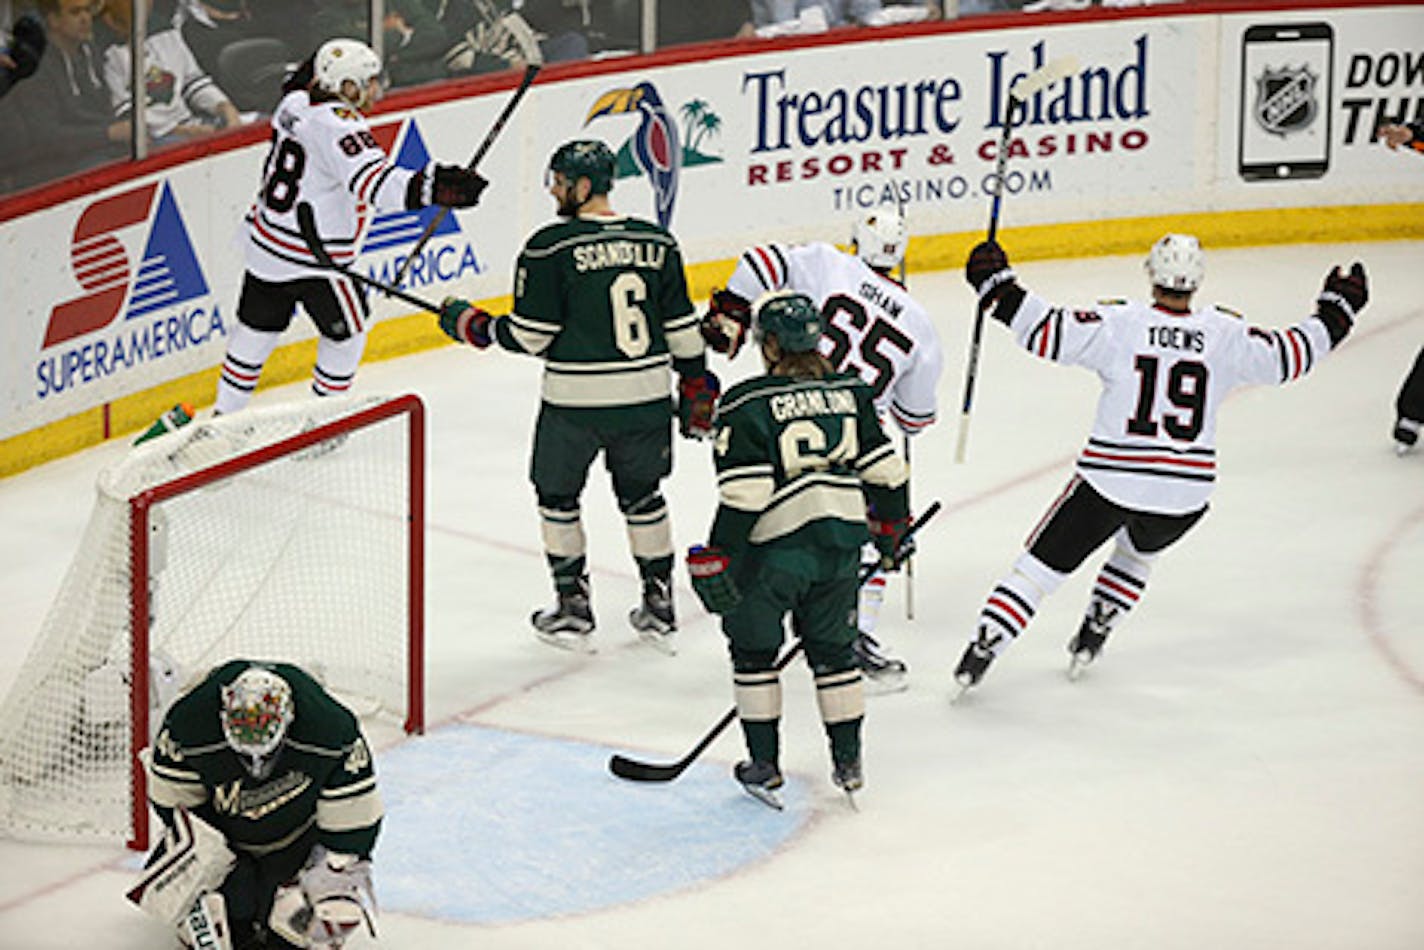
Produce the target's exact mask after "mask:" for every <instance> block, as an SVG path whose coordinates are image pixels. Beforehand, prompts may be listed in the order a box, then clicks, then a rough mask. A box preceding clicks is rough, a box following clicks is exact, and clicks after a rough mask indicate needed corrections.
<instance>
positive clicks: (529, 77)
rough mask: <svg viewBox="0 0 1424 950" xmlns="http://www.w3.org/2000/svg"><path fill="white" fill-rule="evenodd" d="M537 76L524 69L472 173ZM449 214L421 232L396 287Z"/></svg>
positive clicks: (479, 150)
mask: <svg viewBox="0 0 1424 950" xmlns="http://www.w3.org/2000/svg"><path fill="white" fill-rule="evenodd" d="M537 75H539V66H538V65H536V64H533V63H531V64H530V65H528V66H526V67H524V78H523V79H521V80H519V88H517V89H515V90H514V95H512V96H510V97H509V101H508V102H506V103H505V104H504V108H503V109H502V110H501V111H500V113H499V116H498V117H497V118H496V119H495V120H494V125H492V126H490V128H489V131H488V132H486V133H485V140H484V141H483V142H481V143H480V146H479V148H477V149H475V154H474V157H473V158H471V159H470V164H468V165H466V166H465V167H466V168H468V169H469V170H470V171H474V170H475V167H476V166H477V165H479V163H480V160H481V159H483V158H484V157H485V153H486V152H488V151H489V150H490V146H491V145H493V144H494V140H495V139H496V138H498V137H499V133H501V132H503V131H504V127H505V125H506V124H508V122H509V117H510V116H511V115H513V114H514V109H515V107H516V106H518V105H519V102H520V100H521V99H523V98H524V94H525V93H526V92H528V91H529V87H530V86H531V85H532V84H533V83H534V77H535V76H537ZM449 213H450V209H449V208H441V209H440V210H439V211H437V212H435V214H434V215H432V216H431V218H430V223H428V224H427V225H426V226H425V230H424V231H421V232H420V237H419V238H418V239H417V240H416V242H415V247H413V248H411V250H410V253H409V254H407V255H406V257H405V260H403V261H401V265H400V267H398V268H396V276H395V278H394V280H393V281H392V282H393V283H394V284H395V285H396V286H400V282H401V281H402V280H404V279H405V275H406V271H408V270H409V269H410V265H411V262H412V261H414V260H415V259H416V258H417V257H419V256H420V252H421V251H423V250H425V245H426V244H428V243H429V242H430V238H431V236H432V235H433V234H434V233H435V229H436V228H438V227H440V223H441V222H442V221H444V220H445V216H446V215H448V214H449Z"/></svg>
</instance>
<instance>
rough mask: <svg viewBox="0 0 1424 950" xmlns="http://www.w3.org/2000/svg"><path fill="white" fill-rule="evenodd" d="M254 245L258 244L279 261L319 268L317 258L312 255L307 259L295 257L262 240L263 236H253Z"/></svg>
mask: <svg viewBox="0 0 1424 950" xmlns="http://www.w3.org/2000/svg"><path fill="white" fill-rule="evenodd" d="M252 243H254V244H256V245H257V246H258V247H260V248H262V250H264V251H266V252H267V253H268V254H271V255H272V256H273V257H275V258H277V260H279V261H286V262H287V263H288V264H296V265H297V266H298V267H317V266H318V265H317V263H316V258H315V257H312V256H311V255H310V254H308V255H307V256H306V257H296V256H293V255H292V254H288V253H287V252H286V251H284V250H281V249H280V248H276V247H273V246H272V245H271V244H269V243H267V242H266V241H264V240H262V237H261V235H258V234H254V235H252Z"/></svg>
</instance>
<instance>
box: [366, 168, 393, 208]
mask: <svg viewBox="0 0 1424 950" xmlns="http://www.w3.org/2000/svg"><path fill="white" fill-rule="evenodd" d="M395 170H396V167H395V166H394V165H387V166H386V170H385V171H383V172H381V173H380V174H379V175H377V176H376V180H375V181H373V182H371V187H370V188H367V189H366V195H367V198H368V199H369V200H372V201H374V199H375V197H376V195H378V194H380V193H381V189H382V188H383V187H385V184H386V179H387V178H389V177H391V172H393V171H395Z"/></svg>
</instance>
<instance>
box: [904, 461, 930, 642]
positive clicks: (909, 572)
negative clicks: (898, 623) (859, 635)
mask: <svg viewBox="0 0 1424 950" xmlns="http://www.w3.org/2000/svg"><path fill="white" fill-rule="evenodd" d="M900 439H901V443H902V446H903V448H904V451H905V497H906V498H909V497H910V487H911V482H910V475H911V473H912V472H913V471H914V470H913V469H912V468H910V437H909V436H908V435H903V436H901V437H900ZM935 504H936V505H938V504H939V502H935ZM905 619H906V620H914V619H915V558H914V555H911V556H909V557H906V558H905Z"/></svg>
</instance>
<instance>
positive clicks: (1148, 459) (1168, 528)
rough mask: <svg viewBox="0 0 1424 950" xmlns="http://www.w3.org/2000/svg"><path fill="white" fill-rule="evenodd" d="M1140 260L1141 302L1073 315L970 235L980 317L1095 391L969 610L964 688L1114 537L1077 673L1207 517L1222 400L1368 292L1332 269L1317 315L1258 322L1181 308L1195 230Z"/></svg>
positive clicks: (1305, 358)
mask: <svg viewBox="0 0 1424 950" xmlns="http://www.w3.org/2000/svg"><path fill="white" fill-rule="evenodd" d="M1146 269H1147V276H1148V279H1149V280H1150V282H1151V285H1152V301H1151V302H1150V303H1145V302H1138V301H1128V300H1112V301H1104V302H1101V303H1099V304H1098V305H1096V306H1095V307H1092V308H1090V309H1084V310H1072V309H1068V308H1066V307H1059V306H1055V305H1053V304H1050V303H1048V302H1047V301H1045V300H1043V299H1042V298H1040V297H1038V296H1037V295H1036V294H1034V293H1032V292H1030V291H1027V290H1025V289H1024V288H1023V287H1022V286H1020V285H1019V283H1018V280H1017V278H1016V276H1015V274H1014V272H1013V271H1012V270H1010V269H1009V261H1008V257H1007V256H1006V255H1005V253H1004V251H1003V249H1001V248H1000V247H999V245H998V244H996V243H993V242H984V243H981V244H979V245H978V246H977V247H975V248H974V250H973V251H972V252H971V253H970V255H969V261H968V264H967V265H966V268H965V276H966V277H967V279H968V280H969V284H970V286H972V287H973V288H974V289H975V292H976V293H977V294H978V295H979V299H980V306H981V307H986V308H988V315H989V316H991V317H992V318H993V319H995V320H997V321H999V322H1000V323H1002V324H1004V325H1005V326H1006V327H1008V328H1009V329H1010V330H1011V331H1012V332H1013V334H1014V338H1015V339H1016V340H1017V341H1018V343H1019V345H1020V346H1022V347H1024V348H1025V349H1027V350H1028V351H1029V352H1030V353H1033V354H1034V355H1036V356H1039V357H1041V358H1043V359H1047V360H1051V361H1053V362H1057V363H1067V364H1072V365H1078V366H1083V367H1085V368H1087V369H1091V370H1093V371H1094V372H1096V373H1097V374H1098V376H1099V378H1100V379H1101V381H1102V393H1101V395H1100V397H1099V400H1098V409H1097V418H1096V420H1095V421H1094V424H1093V431H1092V433H1091V434H1090V435H1089V437H1088V442H1087V445H1086V446H1085V447H1084V448H1083V450H1082V452H1081V453H1080V454H1079V456H1078V463H1077V470H1076V472H1075V474H1074V476H1073V478H1072V479H1071V480H1070V481H1069V482H1068V486H1067V487H1066V488H1065V489H1064V491H1063V493H1062V494H1061V495H1059V497H1058V498H1057V499H1056V500H1055V501H1054V502H1053V505H1052V506H1051V507H1050V508H1049V511H1048V514H1047V515H1046V516H1045V518H1044V519H1043V521H1042V522H1040V524H1039V526H1038V527H1037V528H1036V529H1035V530H1034V532H1033V534H1032V535H1031V536H1030V538H1029V540H1028V542H1027V545H1026V547H1027V550H1026V551H1025V553H1024V554H1023V555H1022V556H1021V557H1020V558H1019V559H1018V560H1017V561H1016V562H1015V563H1014V565H1013V568H1012V570H1011V571H1010V572H1009V574H1008V575H1007V576H1006V577H1004V578H1003V579H1002V580H1000V581H999V582H998V583H997V584H996V585H995V586H994V589H993V591H992V592H991V593H990V594H989V597H988V599H987V601H986V603H985V604H984V607H983V609H982V610H981V612H980V614H979V620H978V625H977V627H978V629H977V633H976V634H975V636H974V637H973V638H972V639H971V640H970V642H969V645H968V646H967V647H966V648H965V650H964V655H963V657H962V658H961V659H960V661H959V665H958V666H957V667H956V669H955V671H954V675H955V678H956V680H958V682H959V684H960V686H961V689H967V688H969V687H971V686H975V685H977V684H978V683H979V681H980V680H981V679H982V678H983V677H984V674H985V672H986V671H987V670H988V669H989V665H990V664H991V663H992V662H993V661H994V659H995V658H996V657H998V656H1000V655H1001V654H1002V653H1003V652H1004V651H1005V650H1006V649H1008V646H1009V644H1010V643H1012V642H1013V640H1014V639H1015V638H1016V637H1018V636H1019V635H1020V634H1021V633H1023V631H1024V629H1025V628H1026V627H1027V626H1028V624H1029V622H1030V621H1031V620H1032V619H1033V616H1034V614H1035V612H1036V611H1037V610H1038V607H1039V604H1040V603H1041V602H1042V601H1043V600H1044V598H1046V597H1047V596H1048V595H1050V594H1052V593H1053V592H1054V591H1055V590H1057V589H1058V587H1059V585H1060V584H1062V583H1063V581H1064V580H1065V579H1066V578H1067V577H1068V575H1069V574H1071V573H1072V572H1073V571H1074V570H1076V569H1077V568H1078V566H1079V565H1081V564H1082V563H1083V561H1084V560H1085V559H1086V558H1087V557H1088V555H1090V554H1091V553H1092V552H1093V551H1094V550H1095V549H1097V548H1098V546H1099V545H1101V544H1102V543H1103V542H1104V541H1107V540H1108V539H1109V538H1111V539H1112V540H1113V544H1114V546H1113V551H1112V553H1111V554H1110V555H1109V556H1108V559H1107V561H1106V562H1105V563H1104V564H1103V566H1102V569H1101V570H1100V571H1099V572H1098V577H1097V580H1096V581H1095V583H1094V584H1093V592H1092V596H1091V599H1090V600H1089V602H1088V608H1087V611H1086V613H1085V615H1084V617H1083V621H1082V624H1081V626H1080V627H1079V629H1078V632H1077V633H1076V634H1075V635H1074V636H1073V638H1072V639H1071V640H1070V641H1069V644H1068V651H1069V653H1070V654H1071V655H1072V664H1071V666H1070V672H1071V673H1073V674H1074V675H1076V673H1077V672H1078V670H1079V669H1080V668H1081V667H1082V666H1083V665H1085V664H1087V663H1091V662H1092V661H1093V660H1095V659H1096V658H1097V656H1098V654H1099V653H1100V652H1101V651H1102V649H1103V645H1104V643H1105V641H1106V640H1107V638H1108V635H1109V634H1110V633H1111V632H1112V630H1113V628H1114V627H1115V626H1116V625H1117V624H1118V623H1120V622H1121V620H1122V619H1123V617H1124V615H1126V614H1127V613H1128V612H1129V611H1130V610H1132V608H1133V607H1135V606H1136V605H1137V603H1138V602H1139V600H1140V599H1141V597H1142V593H1143V590H1144V589H1145V588H1146V586H1147V579H1148V575H1149V574H1150V572H1151V570H1152V564H1153V562H1154V561H1155V560H1156V558H1157V556H1158V555H1159V554H1160V553H1161V552H1162V551H1164V550H1166V549H1167V548H1168V547H1169V546H1171V545H1172V544H1173V543H1175V542H1176V541H1177V540H1178V539H1180V538H1181V537H1182V535H1184V534H1186V533H1187V531H1188V530H1190V529H1191V527H1192V526H1193V525H1195V524H1196V523H1197V521H1198V520H1199V519H1200V518H1201V517H1202V515H1204V514H1205V513H1206V509H1207V499H1208V497H1209V496H1210V494H1211V490H1212V486H1213V484H1214V483H1215V481H1216V416H1217V412H1218V410H1219V408H1220V406H1221V403H1222V401H1223V400H1224V399H1225V397H1226V395H1227V393H1229V392H1230V391H1231V390H1233V389H1235V388H1236V387H1238V386H1244V385H1250V384H1261V385H1266V384H1275V385H1280V384H1283V383H1287V382H1290V381H1291V380H1293V379H1298V378H1300V377H1301V376H1303V375H1305V374H1306V373H1308V372H1310V371H1311V370H1312V369H1314V368H1315V367H1316V366H1318V365H1319V364H1320V361H1321V360H1322V359H1324V358H1325V356H1326V354H1328V353H1329V352H1330V351H1331V350H1332V349H1334V348H1335V347H1336V346H1338V345H1339V344H1340V342H1341V341H1342V340H1344V339H1345V337H1346V336H1348V335H1349V333H1350V329H1351V327H1352V326H1353V325H1354V321H1355V317H1356V315H1357V314H1358V312H1359V311H1360V310H1361V309H1362V308H1363V307H1364V306H1365V302H1366V301H1367V300H1368V299H1369V292H1368V289H1367V285H1366V278H1365V269H1364V266H1363V265H1362V264H1359V263H1356V264H1354V265H1353V267H1351V268H1350V270H1349V271H1348V272H1346V271H1342V270H1341V269H1340V268H1339V267H1336V268H1334V269H1332V270H1331V271H1330V273H1329V274H1327V275H1326V277H1325V286H1324V289H1323V290H1322V291H1321V293H1320V295H1319V297H1318V298H1317V299H1316V304H1315V312H1314V313H1313V314H1311V315H1310V316H1308V317H1306V318H1305V319H1304V320H1302V321H1301V322H1300V323H1297V324H1296V325H1295V326H1292V327H1290V328H1289V329H1286V330H1266V329H1261V328H1258V327H1254V326H1252V325H1250V324H1248V323H1247V322H1246V321H1245V320H1244V319H1242V318H1241V317H1240V316H1239V315H1238V314H1235V313H1233V312H1231V311H1229V310H1226V309H1224V308H1222V307H1218V306H1211V305H1207V306H1193V304H1192V296H1193V294H1195V293H1196V291H1197V288H1198V287H1200V286H1201V282H1202V279H1203V277H1204V276H1205V273H1206V260H1205V257H1204V255H1203V254H1202V250H1201V245H1200V244H1199V243H1198V242H1197V239H1196V238H1194V237H1191V236H1189V235H1182V234H1168V235H1166V236H1164V237H1163V238H1162V239H1161V240H1159V241H1158V242H1157V243H1156V244H1155V245H1153V247H1152V250H1151V253H1150V254H1148V256H1147V261H1146Z"/></svg>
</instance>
